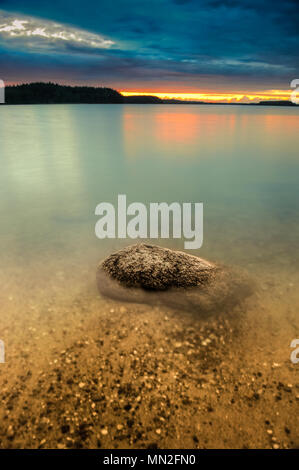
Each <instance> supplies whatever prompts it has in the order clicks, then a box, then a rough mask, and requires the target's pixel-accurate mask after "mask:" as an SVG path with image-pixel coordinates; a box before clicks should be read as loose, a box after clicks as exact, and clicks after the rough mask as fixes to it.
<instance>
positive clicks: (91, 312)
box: [0, 260, 299, 448]
mask: <svg viewBox="0 0 299 470" xmlns="http://www.w3.org/2000/svg"><path fill="white" fill-rule="evenodd" d="M41 265H42V260H41V261H40V264H39V263H36V264H35V266H34V268H32V270H33V271H31V276H30V277H28V278H26V279H24V277H23V273H24V269H25V266H22V265H20V266H19V267H18V268H16V267H15V266H14V267H13V268H11V271H10V272H8V271H7V272H6V273H5V274H2V275H1V279H0V280H1V282H2V285H3V287H4V289H3V292H4V293H2V297H1V305H2V309H1V310H2V313H1V315H2V322H1V332H0V337H1V339H3V340H4V341H5V346H6V363H5V364H0V384H1V387H0V397H1V409H0V448H99V447H100V448H217V447H220V448H262V447H263V448H264V447H266V448H298V447H299V433H298V410H299V366H298V365H294V364H292V363H291V361H290V352H291V349H290V342H291V340H292V339H293V338H296V337H298V294H297V292H296V289H295V288H294V285H296V281H297V282H298V280H297V279H294V276H293V280H292V283H290V280H289V279H288V277H287V276H286V277H285V278H284V279H283V281H282V282H280V283H279V284H277V282H276V278H275V276H274V275H273V276H272V277H269V276H268V277H266V276H263V278H262V279H260V282H259V283H258V285H259V287H258V288H257V290H256V292H255V294H254V295H253V296H252V297H251V298H250V299H248V300H247V301H246V303H244V305H242V306H241V307H238V308H237V309H236V310H235V311H233V312H231V313H230V314H229V315H227V314H226V315H222V314H221V313H218V314H217V315H215V316H214V317H211V318H209V319H208V320H204V319H202V318H200V316H198V315H196V314H194V313H193V314H192V313H188V312H182V311H176V310H171V309H167V308H163V309H162V308H160V307H158V306H156V307H150V306H147V305H142V304H129V303H127V304H125V303H119V302H116V301H112V300H108V299H104V298H102V297H100V296H99V294H98V292H97V290H96V285H95V279H94V273H95V266H91V267H90V269H86V270H85V271H84V269H83V268H82V270H81V271H80V275H79V273H78V269H77V270H76V271H74V266H72V265H69V266H68V268H67V269H65V270H60V268H59V263H58V269H57V260H56V261H55V262H54V261H53V264H52V265H51V264H49V266H48V267H47V268H46V269H45V268H44V269H43V270H41ZM54 266H55V268H54ZM77 268H78V266H77ZM54 269H55V275H53V273H54ZM76 276H77V278H76ZM82 277H84V279H85V280H84V283H82ZM70 278H71V279H72V289H66V288H65V286H66V285H68V283H69V282H70ZM49 279H50V280H49ZM8 293H10V294H8ZM282 304H283V306H284V312H285V313H284V315H282V311H281V305H282ZM278 305H280V307H279V308H278V307H277V306H278Z"/></svg>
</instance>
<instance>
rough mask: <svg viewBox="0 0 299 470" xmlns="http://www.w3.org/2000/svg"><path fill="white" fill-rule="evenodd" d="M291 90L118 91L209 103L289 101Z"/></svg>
mask: <svg viewBox="0 0 299 470" xmlns="http://www.w3.org/2000/svg"><path fill="white" fill-rule="evenodd" d="M291 92H292V90H290V91H286V90H268V91H262V92H254V93H251V92H244V93H243V92H242V93H241V92H240V93H220V92H219V93H215V92H205V93H167V92H151V91H123V90H122V91H120V93H121V94H123V95H124V96H137V95H138V96H149V95H150V96H157V97H158V98H161V99H177V100H182V101H210V102H239V103H241V102H245V103H246V102H249V103H250V102H254V101H264V100H265V101H266V100H286V101H287V100H290V95H291Z"/></svg>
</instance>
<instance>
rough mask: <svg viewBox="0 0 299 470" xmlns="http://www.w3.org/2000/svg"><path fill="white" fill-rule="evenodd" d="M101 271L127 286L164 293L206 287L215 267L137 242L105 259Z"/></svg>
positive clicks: (165, 249)
mask: <svg viewBox="0 0 299 470" xmlns="http://www.w3.org/2000/svg"><path fill="white" fill-rule="evenodd" d="M102 269H103V270H104V271H106V272H107V274H109V275H110V276H111V277H112V278H114V279H116V280H117V281H119V282H120V283H121V284H123V285H124V286H126V287H142V288H144V289H154V290H165V289H169V288H170V287H194V286H198V285H201V284H205V283H206V282H207V281H208V280H209V279H210V278H211V276H212V275H213V272H214V271H215V270H216V266H215V265H213V264H212V263H209V262H208V261H205V260H203V259H201V258H198V257H196V256H192V255H188V254H187V253H183V252H181V251H173V250H169V249H168V248H161V247H160V246H155V245H146V244H144V243H140V244H136V245H131V246H128V247H126V248H124V249H123V250H120V251H117V252H116V253H113V254H112V255H110V256H108V258H106V259H105V260H104V262H103V263H102Z"/></svg>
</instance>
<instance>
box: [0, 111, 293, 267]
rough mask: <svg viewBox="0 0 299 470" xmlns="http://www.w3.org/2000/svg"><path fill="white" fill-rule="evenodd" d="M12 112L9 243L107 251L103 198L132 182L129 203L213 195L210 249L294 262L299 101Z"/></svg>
mask: <svg viewBox="0 0 299 470" xmlns="http://www.w3.org/2000/svg"><path fill="white" fill-rule="evenodd" d="M0 122H1V126H0V142H1V156H0V158H1V174H0V217H1V228H0V231H1V238H0V243H1V252H2V251H3V250H4V251H5V252H9V253H10V254H11V256H12V257H13V256H15V257H16V256H21V257H25V258H27V257H28V258H29V259H30V260H31V261H34V257H35V256H36V255H37V256H43V255H45V256H47V254H48V253H49V252H51V253H52V252H54V253H58V252H60V254H61V256H63V254H64V252H65V250H66V251H67V250H68V248H69V247H70V246H72V245H74V246H77V247H78V249H79V250H80V251H82V246H83V245H84V251H86V250H93V252H94V253H95V254H96V253H100V252H101V250H103V251H106V249H107V247H108V246H109V241H99V240H97V239H96V237H95V236H94V225H95V221H96V217H95V215H94V210H95V207H96V205H97V204H98V203H99V202H102V201H110V202H113V203H114V204H116V198H117V194H127V198H128V203H129V202H133V201H140V202H144V203H148V202H159V201H166V202H172V201H177V202H188V201H192V202H195V201H197V202H203V203H204V244H203V247H202V249H201V250H200V253H201V254H202V255H205V256H208V257H212V258H216V259H223V260H224V261H227V260H232V261H233V262H234V263H237V264H243V265H247V264H248V263H249V264H250V263H251V262H252V261H253V260H254V259H256V258H259V259H260V258H265V261H264V262H265V266H264V267H265V268H266V269H267V260H268V257H269V256H270V254H271V257H273V258H274V259H276V258H279V259H282V258H283V259H284V261H283V262H284V263H285V262H286V260H289V262H290V264H292V265H293V264H294V261H295V260H294V256H295V257H296V256H297V255H296V251H297V250H296V248H297V247H298V244H297V241H298V226H299V224H298V220H299V212H298V208H299V193H298V187H297V184H298V174H299V158H298V123H299V116H298V111H297V110H296V109H293V108H269V107H261V108H258V107H252V108H249V107H245V106H244V107H242V106H238V107H236V106H175V105H171V106H154V105H153V106H151V105H148V106H139V105H138V106H137V105H135V106H134V105H125V106H123V105H103V106H97V105H53V106H9V107H8V106H7V107H2V108H1V109H0ZM79 240H80V246H78V243H79ZM236 242H237V247H236V246H235V243H236ZM166 244H167V245H170V246H171V245H175V246H177V247H181V248H183V245H182V243H181V242H178V241H175V243H174V242H171V241H169V242H167V243H166ZM115 245H117V242H113V246H115ZM240 247H241V249H240ZM279 259H278V260H277V261H279ZM272 261H273V260H272Z"/></svg>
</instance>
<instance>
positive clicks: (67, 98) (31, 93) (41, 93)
mask: <svg viewBox="0 0 299 470" xmlns="http://www.w3.org/2000/svg"><path fill="white" fill-rule="evenodd" d="M5 103H6V104H59V103H61V104H62V103H73V104H76V103H136V104H139V103H140V104H141V103H142V104H161V103H163V100H161V99H160V98H157V97H156V96H123V95H122V94H121V93H119V92H118V91H116V90H113V89H112V88H100V87H89V86H70V85H58V84H56V83H50V82H49V83H43V82H37V83H29V84H23V85H13V86H7V87H6V88H5Z"/></svg>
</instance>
